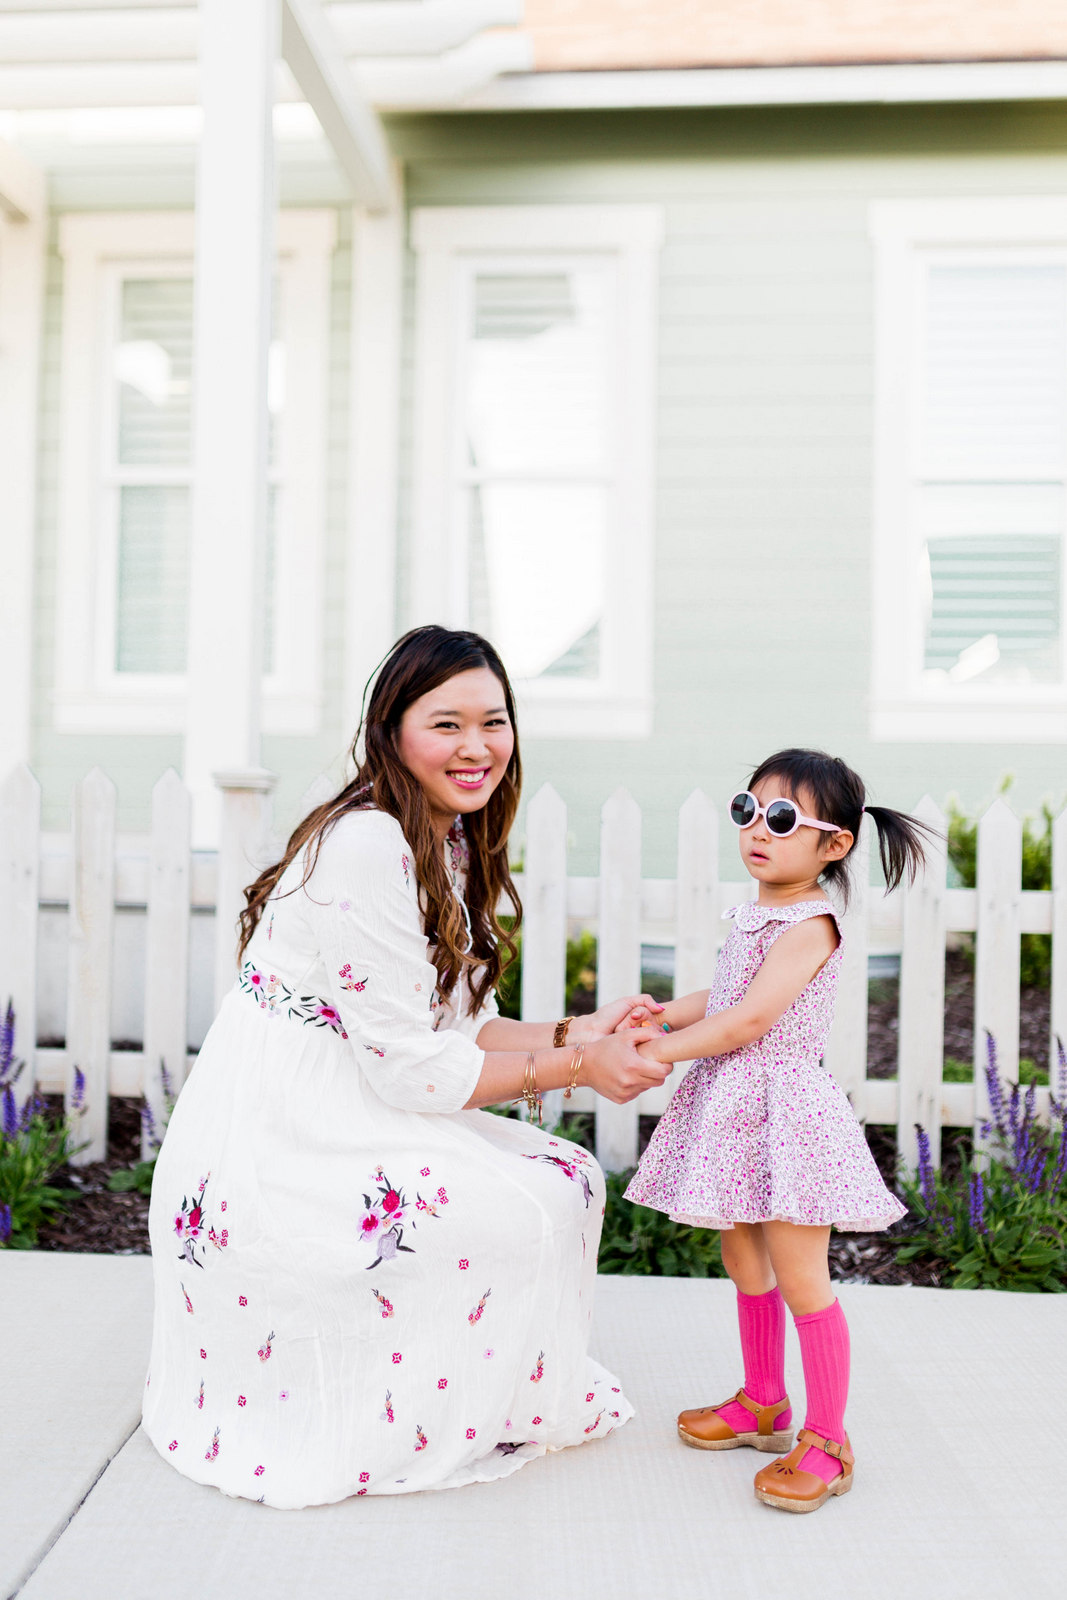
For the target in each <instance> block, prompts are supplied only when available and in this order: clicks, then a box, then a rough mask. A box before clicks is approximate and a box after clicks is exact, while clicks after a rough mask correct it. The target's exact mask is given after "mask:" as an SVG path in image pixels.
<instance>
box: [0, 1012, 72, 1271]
mask: <svg viewBox="0 0 1067 1600" xmlns="http://www.w3.org/2000/svg"><path fill="white" fill-rule="evenodd" d="M23 1066H24V1063H23V1062H21V1061H18V1060H16V1058H15V1013H14V1008H13V1007H12V1005H11V1002H10V1001H8V1006H7V1011H6V1013H5V1015H4V1019H3V1022H2V1023H0V1103H2V1105H0V1110H2V1117H0V1249H8V1250H32V1249H33V1247H34V1245H35V1244H36V1243H37V1232H38V1229H39V1228H40V1226H41V1224H42V1223H44V1222H51V1221H52V1219H53V1218H54V1217H55V1216H56V1215H57V1214H58V1213H59V1212H60V1211H61V1210H62V1208H63V1207H64V1206H65V1205H66V1204H67V1203H68V1201H70V1200H72V1199H73V1198H74V1196H75V1194H76V1192H77V1191H76V1190H74V1189H58V1188H56V1187H55V1186H54V1185H53V1184H51V1183H49V1181H48V1180H49V1179H50V1178H51V1177H53V1176H54V1174H55V1173H56V1172H58V1171H59V1169H60V1168H61V1167H64V1166H66V1164H67V1162H68V1161H69V1160H70V1158H71V1156H72V1155H73V1154H74V1152H75V1150H76V1149H79V1148H81V1147H80V1146H77V1145H75V1144H74V1143H73V1132H74V1126H75V1124H74V1121H73V1120H72V1118H69V1117H60V1118H57V1117H56V1116H54V1115H53V1113H52V1112H51V1111H50V1110H49V1108H48V1106H47V1104H46V1103H45V1101H44V1100H43V1099H42V1098H41V1096H40V1095H38V1094H32V1095H31V1096H30V1097H29V1099H28V1100H27V1101H26V1103H25V1104H24V1105H23V1107H22V1109H21V1111H20V1110H19V1108H18V1105H17V1103H16V1100H15V1089H14V1085H15V1083H16V1081H17V1080H18V1078H19V1077H20V1076H21V1074H22V1071H23ZM84 1097H85V1078H84V1075H83V1074H82V1073H81V1072H80V1071H79V1069H78V1068H77V1067H75V1069H74V1094H73V1096H72V1099H71V1110H72V1113H73V1117H74V1118H76V1117H78V1116H79V1115H81V1114H82V1111H83V1101H84Z"/></svg>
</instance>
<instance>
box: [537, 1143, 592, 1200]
mask: <svg viewBox="0 0 1067 1600" xmlns="http://www.w3.org/2000/svg"><path fill="white" fill-rule="evenodd" d="M523 1159H524V1160H526V1161H547V1162H549V1163H550V1164H551V1165H552V1166H554V1167H558V1168H559V1170H560V1171H561V1172H562V1173H564V1174H565V1175H566V1176H567V1177H568V1178H569V1179H570V1180H571V1182H572V1183H580V1184H581V1186H582V1195H583V1197H584V1199H585V1204H586V1207H587V1208H588V1205H589V1202H590V1200H591V1199H592V1198H593V1191H592V1188H591V1187H590V1184H589V1179H588V1178H587V1177H586V1175H585V1173H584V1172H583V1171H582V1168H583V1166H584V1165H585V1162H584V1161H582V1160H581V1158H580V1157H578V1156H577V1155H576V1156H575V1158H574V1159H573V1160H571V1161H564V1159H563V1157H562V1156H550V1155H545V1154H544V1153H542V1154H539V1155H536V1156H531V1155H524V1157H523Z"/></svg>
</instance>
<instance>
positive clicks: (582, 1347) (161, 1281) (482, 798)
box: [144, 627, 666, 1507]
mask: <svg viewBox="0 0 1067 1600" xmlns="http://www.w3.org/2000/svg"><path fill="white" fill-rule="evenodd" d="M364 742H365V754H364V756H363V759H362V761H359V760H358V758H357V774H356V777H355V778H354V779H353V781H352V782H351V783H350V784H349V785H348V786H347V788H345V789H344V790H342V792H341V794H340V795H338V796H337V798H336V799H334V800H331V801H329V802H328V803H327V804H325V805H323V806H320V807H319V808H318V809H317V810H316V811H314V812H312V814H311V815H310V816H309V817H308V818H307V819H306V821H304V822H303V823H302V824H301V825H300V827H298V828H297V830H296V832H295V833H294V834H293V836H292V838H291V839H290V841H289V844H288V847H287V849H286V852H285V855H284V856H283V858H282V860H281V861H280V862H279V863H278V864H277V866H275V867H272V868H270V869H269V870H268V871H266V872H264V873H263V874H262V875H261V876H260V877H259V878H258V879H257V880H256V882H255V883H254V884H252V886H251V887H250V888H249V889H248V890H247V891H246V900H247V908H246V910H245V911H244V912H243V913H242V916H241V939H240V946H239V960H240V963H241V965H240V973H239V976H238V981H237V984H236V986H235V988H234V989H233V991H232V992H231V993H230V995H229V996H228V997H227V999H226V1001H225V1003H224V1004H223V1006H222V1009H221V1011H220V1013H219V1016H218V1018H217V1019H216V1021H215V1023H214V1024H213V1026H212V1028H211V1031H210V1033H209V1034H208V1037H207V1039H206V1040H205V1042H204V1046H203V1049H202V1050H201V1052H200V1055H199V1058H198V1060H197V1063H196V1066H195V1068H194V1069H193V1072H192V1074H191V1075H190V1078H189V1081H188V1083H187V1084H186V1086H185V1088H184V1089H183V1091H182V1095H181V1099H180V1100H179V1102H178V1104H177V1106H176V1107H175V1110H174V1114H173V1116H172V1118H171V1122H170V1126H169V1128H168V1130H167V1136H166V1139H165V1140H164V1143H163V1148H162V1150H161V1151H160V1155H159V1160H158V1163H157V1167H156V1175H155V1181H154V1184H153V1189H152V1208H151V1216H150V1230H151V1236H152V1251H153V1256H154V1263H155V1289H156V1312H155V1329H154V1338H153V1344H152V1358H151V1369H150V1375H149V1378H148V1380H147V1383H146V1392H145V1405H144V1426H145V1429H146V1432H147V1433H148V1435H149V1437H150V1438H151V1440H152V1441H153V1443H154V1444H155V1446H156V1448H157V1449H158V1450H159V1451H160V1452H161V1453H162V1454H163V1455H164V1456H166V1458H167V1459H168V1460H170V1461H171V1462H173V1464H174V1465H175V1466H176V1467H177V1468H178V1470H179V1471H180V1472H182V1473H184V1474H185V1475H186V1476H187V1477H190V1478H194V1479H196V1480H197V1481H198V1482H201V1483H211V1484H215V1485H216V1486H217V1487H218V1488H220V1489H222V1490H224V1491H225V1492H226V1493H227V1494H232V1495H241V1496H245V1497H247V1498H251V1499H256V1500H263V1501H265V1502H266V1503H267V1504H269V1505H273V1506H286V1507H295V1506H305V1505H317V1504H323V1503H327V1502H330V1501H335V1500H341V1499H344V1498H345V1497H346V1496H348V1495H352V1494H398V1493H408V1492H410V1491H412V1490H415V1489H430V1488H451V1487H455V1486H458V1485H460V1484H464V1483H471V1482H475V1481H486V1480H489V1479H492V1478H497V1477H500V1476H503V1475H504V1474H506V1473H509V1472H512V1471H514V1470H515V1469H516V1468H517V1467H519V1466H520V1465H521V1464H522V1463H523V1462H524V1461H527V1460H530V1459H531V1458H532V1457H534V1456H538V1455H542V1454H543V1453H544V1452H545V1451H546V1450H548V1449H558V1448H561V1447H563V1446H565V1445H570V1444H579V1443H581V1442H582V1441H583V1440H584V1439H585V1438H597V1437H600V1436H602V1435H603V1434H605V1433H607V1432H609V1431H610V1430H611V1429H612V1428H613V1427H615V1426H617V1425H618V1424H619V1423H621V1422H624V1421H625V1420H626V1419H627V1418H628V1417H629V1416H630V1415H631V1408H630V1406H629V1405H628V1403H627V1402H626V1400H625V1399H624V1398H623V1396H622V1394H621V1393H620V1389H619V1385H618V1384H617V1383H616V1382H615V1380H614V1379H613V1378H612V1377H611V1376H610V1374H608V1373H606V1372H604V1371H603V1370H602V1369H601V1368H600V1367H598V1366H597V1365H596V1364H595V1363H594V1362H592V1361H590V1360H589V1359H588V1357H587V1354H586V1346H587V1339H588V1330H589V1322H590V1318H591V1315H592V1292H593V1284H594V1278H595V1273H596V1254H597V1245H598V1242H599V1237H600V1227H601V1217H602V1206H603V1199H604V1189H603V1182H602V1179H601V1175H600V1171H599V1169H598V1167H597V1166H596V1163H595V1162H594V1161H593V1160H592V1158H591V1157H590V1156H589V1155H588V1154H587V1153H586V1152H585V1151H584V1150H581V1149H580V1148H578V1147H576V1146H574V1145H572V1144H570V1143H568V1142H567V1141H566V1140H563V1139H556V1138H552V1137H550V1136H549V1135H548V1134H547V1133H543V1132H541V1131H539V1130H538V1129H537V1128H536V1127H534V1126H533V1125H532V1124H530V1123H522V1122H519V1121H516V1120H506V1119H503V1118H500V1117H495V1116H491V1115H488V1114H487V1113H485V1112H484V1111H479V1110H477V1109H475V1108H476V1107H479V1106H485V1105H490V1104H495V1103H497V1102H501V1101H514V1100H517V1099H520V1098H522V1097H523V1095H524V1091H525V1094H526V1096H527V1098H528V1100H529V1101H530V1102H531V1103H532V1102H533V1100H534V1097H535V1093H536V1092H540V1091H542V1090H545V1089H554V1088H560V1087H563V1086H565V1085H569V1084H571V1083H573V1082H574V1081H575V1078H576V1077H578V1079H579V1080H580V1081H581V1082H582V1083H583V1084H589V1085H591V1086H592V1087H593V1088H594V1089H596V1090H597V1091H598V1092H599V1093H601V1094H603V1095H605V1096H606V1097H607V1098H609V1099H611V1100H614V1101H616V1102H620V1103H621V1102H625V1101H627V1100H631V1099H633V1098H634V1097H635V1096H636V1095H637V1094H639V1093H640V1092H641V1090H642V1089H645V1088H647V1087H650V1086H651V1085H654V1084H658V1083H660V1082H662V1080H663V1078H664V1076H665V1072H666V1069H665V1068H662V1067H660V1066H659V1065H658V1064H656V1063H652V1062H645V1061H643V1060H642V1058H641V1057H640V1056H639V1055H638V1054H637V1050H636V1046H637V1045H638V1044H639V1043H640V1042H641V1041H642V1039H646V1038H649V1037H651V1036H652V1034H653V1030H651V1029H647V1028H646V1029H643V1030H638V1031H635V1032H631V1033H628V1034H620V1035H613V1032H612V1030H613V1029H614V1027H615V1025H616V1024H617V1023H618V1022H620V1021H621V1020H622V1018H623V1016H624V1015H626V1013H627V1012H628V1010H629V1008H630V1007H631V1006H633V1005H634V1004H635V1003H637V1002H638V1000H639V999H644V1000H645V1002H646V1003H648V1002H647V997H636V996H628V997H626V998H624V999H620V1000H619V1001H617V1002H616V1003H615V1004H614V1005H608V1006H602V1007H601V1008H600V1010H599V1011H597V1012H594V1014H593V1015H592V1016H591V1017H585V1018H581V1019H580V1020H577V1021H575V1022H573V1023H571V1024H570V1026H569V1031H568V1030H565V1029H564V1027H563V1025H562V1024H558V1025H557V1024H554V1023H552V1022H547V1023H521V1022H514V1021H509V1020H506V1019H504V1018H501V1017H499V1016H498V1015H497V1010H496V1005H495V1002H494V998H493V987H494V984H495V983H496V981H497V979H498V978H499V976H500V972H501V970H502V967H503V965H504V963H505V960H506V959H507V957H508V956H509V955H510V953H511V950H512V946H511V941H510V939H509V936H508V935H507V934H506V933H505V931H504V929H503V928H502V926H501V924H500V922H499V921H498V919H497V906H498V903H499V901H500V899H501V896H506V897H507V898H509V899H510V900H511V902H512V903H513V905H514V906H515V910H516V914H517V913H518V910H519V907H518V900H517V896H516V894H515V889H514V885H513V884H512V882H511V877H510V874H509V871H508V864H507V839H508V831H509V829H510V826H511V823H512V821H513V819H514V816H515V811H516V807H517V805H518V799H519V783H520V764H519V752H518V743H517V739H516V734H515V714H514V702H513V699H512V693H511V688H510V685H509V683H508V680H507V676H506V674H505V672H504V668H503V666H502V665H501V662H500V660H499V658H498V657H497V655H496V652H495V651H494V650H493V649H492V647H491V646H490V645H489V644H488V643H487V642H486V641H485V640H484V639H481V638H480V637H479V636H478V635H477V634H472V633H453V632H449V631H447V630H446V629H444V628H438V627H428V628H420V629H417V630H415V631H414V632H412V633H409V634H408V635H407V636H406V637H405V638H403V639H401V640H400V642H399V643H398V644H397V645H396V646H395V647H394V649H393V651H392V653H391V654H390V656H389V657H388V659H387V660H386V662H385V664H384V666H383V667H382V669H381V672H380V674H379V676H378V679H377V681H376V683H375V686H374V689H373V692H372V694H371V697H370V703H369V706H368V709H367V713H366V717H365V724H364ZM355 755H356V752H355V748H353V756H354V757H355ZM563 1033H565V1035H566V1036H565V1043H564V1045H563V1046H562V1047H557V1046H556V1045H554V1042H553V1041H554V1038H556V1037H557V1036H558V1035H560V1034H563ZM579 1046H584V1049H583V1050H582V1052H581V1054H580V1055H579V1051H578V1047H579Z"/></svg>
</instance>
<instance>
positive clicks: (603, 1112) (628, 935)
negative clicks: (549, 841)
mask: <svg viewBox="0 0 1067 1600" xmlns="http://www.w3.org/2000/svg"><path fill="white" fill-rule="evenodd" d="M600 819H601V822H600V910H599V918H598V925H599V931H598V935H597V940H598V943H597V964H596V967H597V971H596V998H597V1005H598V1006H601V1005H603V1004H604V1003H605V1002H606V1001H608V1000H617V999H618V998H619V996H620V995H624V994H637V993H639V992H640V989H641V808H640V806H639V805H638V804H637V801H636V800H635V799H634V798H633V796H632V795H631V794H630V793H629V792H628V791H627V790H626V789H616V791H615V793H614V794H613V795H611V796H610V798H609V799H608V800H607V801H605V803H604V808H603V810H602V811H601V813H600ZM637 1117H638V1110H637V1103H636V1101H633V1100H631V1102H630V1104H629V1105H625V1106H617V1105H615V1104H614V1103H613V1102H612V1101H610V1100H598V1101H597V1108H596V1156H597V1160H598V1161H599V1162H600V1164H601V1166H602V1167H604V1169H605V1170H606V1171H608V1172H622V1171H623V1170H624V1169H625V1168H627V1167H632V1166H634V1164H635V1163H636V1161H637Z"/></svg>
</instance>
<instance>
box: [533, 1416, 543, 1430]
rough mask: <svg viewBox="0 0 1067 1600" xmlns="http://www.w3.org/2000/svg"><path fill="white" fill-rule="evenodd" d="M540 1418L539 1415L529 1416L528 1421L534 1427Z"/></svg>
mask: <svg viewBox="0 0 1067 1600" xmlns="http://www.w3.org/2000/svg"><path fill="white" fill-rule="evenodd" d="M540 1420H541V1418H540V1417H531V1418H530V1421H531V1422H532V1423H533V1425H534V1427H535V1428H536V1427H537V1424H538V1423H539V1422H540Z"/></svg>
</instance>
